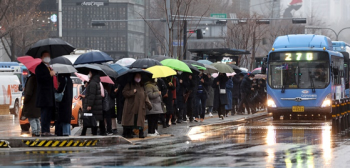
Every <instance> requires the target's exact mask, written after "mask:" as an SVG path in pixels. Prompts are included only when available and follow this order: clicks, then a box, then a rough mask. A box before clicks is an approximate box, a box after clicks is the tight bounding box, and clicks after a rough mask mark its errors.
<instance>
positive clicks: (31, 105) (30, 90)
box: [22, 73, 41, 136]
mask: <svg viewBox="0 0 350 168" xmlns="http://www.w3.org/2000/svg"><path fill="white" fill-rule="evenodd" d="M36 94H37V83H36V76H35V74H33V73H30V76H29V78H28V79H27V82H26V85H25V89H24V100H23V109H22V115H23V116H25V117H26V118H28V121H29V123H30V127H32V135H33V136H40V115H41V114H40V108H37V107H36V96H37V95H36Z"/></svg>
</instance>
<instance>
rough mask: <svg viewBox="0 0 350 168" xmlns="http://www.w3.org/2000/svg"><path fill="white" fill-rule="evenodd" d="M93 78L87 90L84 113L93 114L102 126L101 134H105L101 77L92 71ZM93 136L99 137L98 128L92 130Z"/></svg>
mask: <svg viewBox="0 0 350 168" xmlns="http://www.w3.org/2000/svg"><path fill="white" fill-rule="evenodd" d="M89 75H90V76H91V78H90V81H89V85H88V87H87V88H86V91H85V92H86V95H85V99H84V103H83V104H84V105H83V107H84V110H83V111H84V113H92V114H93V116H94V117H95V119H96V121H99V124H100V134H102V135H104V134H105V129H104V121H103V111H102V100H103V98H102V96H101V86H100V82H101V80H100V75H99V74H98V73H97V72H96V71H94V70H91V71H90V74H89ZM92 134H93V135H97V127H93V128H92Z"/></svg>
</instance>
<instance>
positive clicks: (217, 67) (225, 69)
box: [211, 63, 234, 73]
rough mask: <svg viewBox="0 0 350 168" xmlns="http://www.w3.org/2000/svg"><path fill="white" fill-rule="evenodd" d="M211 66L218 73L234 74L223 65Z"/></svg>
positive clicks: (228, 67) (215, 64)
mask: <svg viewBox="0 0 350 168" xmlns="http://www.w3.org/2000/svg"><path fill="white" fill-rule="evenodd" d="M211 65H212V66H214V67H215V68H216V69H217V70H218V71H219V73H232V72H234V70H233V69H232V68H231V67H230V66H228V65H226V64H223V63H214V64H211Z"/></svg>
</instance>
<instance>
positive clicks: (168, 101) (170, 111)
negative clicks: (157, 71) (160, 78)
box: [163, 77, 176, 127]
mask: <svg viewBox="0 0 350 168" xmlns="http://www.w3.org/2000/svg"><path fill="white" fill-rule="evenodd" d="M164 82H165V84H166V86H167V89H168V91H167V94H165V95H166V96H165V97H164V96H163V102H164V104H165V106H166V121H165V122H166V123H165V124H166V126H167V127H169V126H170V125H169V121H170V122H171V118H172V115H174V104H173V100H174V95H173V91H174V90H175V89H176V88H175V86H174V83H173V81H172V77H167V78H164Z"/></svg>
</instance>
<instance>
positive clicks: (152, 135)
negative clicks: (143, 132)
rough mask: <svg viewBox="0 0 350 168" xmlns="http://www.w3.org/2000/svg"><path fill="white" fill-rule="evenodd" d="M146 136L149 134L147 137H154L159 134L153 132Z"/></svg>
mask: <svg viewBox="0 0 350 168" xmlns="http://www.w3.org/2000/svg"><path fill="white" fill-rule="evenodd" d="M147 136H149V137H156V136H159V135H158V134H156V133H154V134H147Z"/></svg>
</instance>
